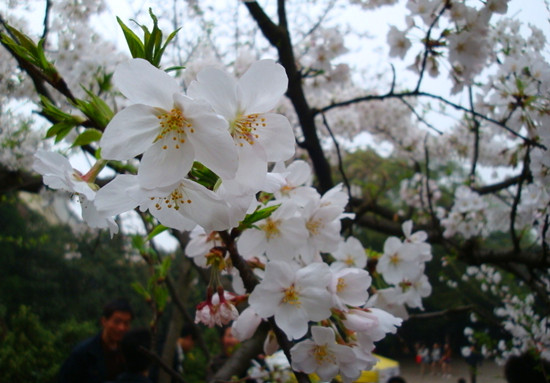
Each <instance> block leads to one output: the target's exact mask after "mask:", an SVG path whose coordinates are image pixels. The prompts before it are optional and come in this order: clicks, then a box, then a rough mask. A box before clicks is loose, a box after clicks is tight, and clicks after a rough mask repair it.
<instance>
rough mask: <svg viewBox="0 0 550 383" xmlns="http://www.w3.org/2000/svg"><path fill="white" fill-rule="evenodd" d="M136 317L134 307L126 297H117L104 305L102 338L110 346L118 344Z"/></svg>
mask: <svg viewBox="0 0 550 383" xmlns="http://www.w3.org/2000/svg"><path fill="white" fill-rule="evenodd" d="M133 317H134V312H133V311H132V307H131V306H130V304H129V303H128V301H126V300H125V299H115V300H114V301H111V302H109V303H107V304H106V305H105V306H104V307H103V314H102V316H101V326H102V327H103V331H102V334H101V338H102V339H103V341H104V342H105V343H106V344H107V345H108V346H111V347H113V346H116V344H117V343H119V342H120V341H121V340H122V337H123V336H124V334H125V333H126V332H127V331H128V329H129V328H130V322H131V321H132V318H133Z"/></svg>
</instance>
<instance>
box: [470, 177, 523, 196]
mask: <svg viewBox="0 0 550 383" xmlns="http://www.w3.org/2000/svg"><path fill="white" fill-rule="evenodd" d="M522 178H523V175H521V174H520V175H518V176H514V177H511V178H507V179H505V180H504V181H501V182H498V183H496V184H492V185H487V186H479V187H474V188H472V190H473V191H475V192H476V193H478V194H481V195H484V194H490V193H495V192H498V191H500V190H504V189H506V188H508V187H510V186H513V185H516V184H517V183H519V182H520V181H521V179H522Z"/></svg>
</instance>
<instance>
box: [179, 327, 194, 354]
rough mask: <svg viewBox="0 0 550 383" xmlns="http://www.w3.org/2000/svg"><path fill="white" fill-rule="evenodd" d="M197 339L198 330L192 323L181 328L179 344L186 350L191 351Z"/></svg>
mask: <svg viewBox="0 0 550 383" xmlns="http://www.w3.org/2000/svg"><path fill="white" fill-rule="evenodd" d="M196 340H197V332H196V330H195V327H194V326H193V325H192V324H186V325H184V326H183V328H182V329H181V333H180V337H179V338H178V344H179V345H180V347H181V349H182V350H183V351H185V352H189V351H191V350H192V349H193V347H195V341H196Z"/></svg>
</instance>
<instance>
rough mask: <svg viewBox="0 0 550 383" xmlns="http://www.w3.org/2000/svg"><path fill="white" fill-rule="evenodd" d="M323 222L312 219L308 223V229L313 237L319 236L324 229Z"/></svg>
mask: <svg viewBox="0 0 550 383" xmlns="http://www.w3.org/2000/svg"><path fill="white" fill-rule="evenodd" d="M323 226H324V225H323V221H321V220H320V219H310V220H308V221H307V222H306V228H307V230H308V231H309V233H310V234H311V235H317V234H319V229H321V228H322V227H323Z"/></svg>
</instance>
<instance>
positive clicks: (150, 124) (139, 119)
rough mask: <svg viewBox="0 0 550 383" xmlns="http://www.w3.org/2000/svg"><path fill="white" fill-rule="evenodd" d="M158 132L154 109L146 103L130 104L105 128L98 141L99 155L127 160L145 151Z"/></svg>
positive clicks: (111, 158) (109, 158) (110, 158)
mask: <svg viewBox="0 0 550 383" xmlns="http://www.w3.org/2000/svg"><path fill="white" fill-rule="evenodd" d="M159 133H160V125H159V121H158V118H157V116H156V110H155V109H154V108H152V107H150V106H147V105H142V104H137V105H131V106H129V107H128V108H126V109H123V110H121V111H120V112H118V113H117V114H116V115H115V116H114V117H113V119H112V120H111V121H110V122H109V124H108V125H107V127H106V128H105V132H103V136H102V137H101V141H100V142H99V145H100V146H101V156H102V157H103V158H105V159H108V160H118V161H123V160H129V159H131V158H134V157H135V156H137V155H138V154H141V153H143V152H144V151H146V150H147V149H148V148H149V147H150V146H151V145H152V144H153V141H154V140H155V138H156V137H157V135H158V134H159Z"/></svg>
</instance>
